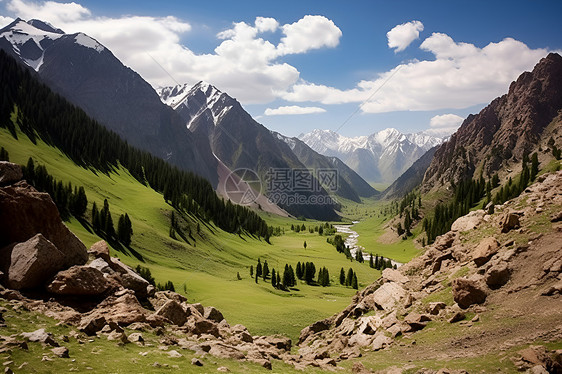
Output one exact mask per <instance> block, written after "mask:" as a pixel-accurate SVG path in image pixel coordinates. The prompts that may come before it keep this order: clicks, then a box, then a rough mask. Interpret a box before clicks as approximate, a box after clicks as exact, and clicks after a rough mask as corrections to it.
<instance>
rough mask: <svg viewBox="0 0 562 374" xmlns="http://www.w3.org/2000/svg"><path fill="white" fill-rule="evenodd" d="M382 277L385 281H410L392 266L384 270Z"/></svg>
mask: <svg viewBox="0 0 562 374" xmlns="http://www.w3.org/2000/svg"><path fill="white" fill-rule="evenodd" d="M382 279H383V280H384V281H385V282H396V283H406V282H408V277H407V276H405V275H404V274H402V273H401V272H400V271H398V270H396V269H392V268H386V269H384V270H383V271H382Z"/></svg>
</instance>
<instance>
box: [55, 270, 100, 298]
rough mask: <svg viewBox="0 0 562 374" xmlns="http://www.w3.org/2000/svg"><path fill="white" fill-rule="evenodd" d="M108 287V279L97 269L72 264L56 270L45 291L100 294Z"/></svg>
mask: <svg viewBox="0 0 562 374" xmlns="http://www.w3.org/2000/svg"><path fill="white" fill-rule="evenodd" d="M108 287H109V283H108V281H107V280H106V279H105V277H104V276H103V273H102V272H101V271H99V270H98V269H95V268H91V267H88V266H73V267H71V268H70V269H68V270H63V271H60V272H58V273H57V275H56V276H55V278H54V279H53V281H52V282H51V283H50V284H49V285H48V286H47V291H49V292H51V293H55V294H61V295H78V296H82V295H101V294H102V293H104V292H105V291H106V290H107V289H108Z"/></svg>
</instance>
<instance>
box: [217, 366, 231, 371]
mask: <svg viewBox="0 0 562 374" xmlns="http://www.w3.org/2000/svg"><path fill="white" fill-rule="evenodd" d="M217 371H220V372H221V373H228V372H229V371H230V369H229V368H227V367H226V366H221V367H219V368H218V369H217Z"/></svg>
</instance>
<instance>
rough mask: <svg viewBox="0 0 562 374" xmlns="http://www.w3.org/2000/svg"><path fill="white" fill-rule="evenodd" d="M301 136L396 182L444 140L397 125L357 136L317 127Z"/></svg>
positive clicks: (368, 174)
mask: <svg viewBox="0 0 562 374" xmlns="http://www.w3.org/2000/svg"><path fill="white" fill-rule="evenodd" d="M298 138H299V139H300V140H302V141H303V142H305V143H306V144H307V145H308V146H309V147H310V148H312V149H313V150H315V151H316V152H318V153H320V154H323V155H325V156H333V157H338V158H339V159H341V160H342V161H344V162H345V163H346V164H347V165H348V166H349V167H350V168H352V169H353V170H355V171H356V172H357V173H358V174H359V175H361V176H362V177H363V178H364V179H365V180H367V181H372V182H392V181H393V180H394V179H396V178H397V177H398V176H400V175H401V173H402V172H404V171H405V170H406V169H407V168H408V167H410V166H411V165H412V164H413V163H414V162H415V161H416V160H417V159H418V158H419V157H421V156H422V155H423V154H424V153H425V152H427V151H428V150H429V149H431V148H432V147H434V146H436V145H438V144H441V143H442V142H443V138H439V137H435V136H431V135H429V134H426V133H415V134H403V133H401V132H400V131H398V130H397V129H394V128H388V129H384V130H382V131H379V132H376V133H374V134H371V135H368V136H357V137H346V136H343V135H340V134H338V133H336V132H334V131H331V130H319V129H316V130H313V131H312V132H310V133H307V134H301V135H299V136H298Z"/></svg>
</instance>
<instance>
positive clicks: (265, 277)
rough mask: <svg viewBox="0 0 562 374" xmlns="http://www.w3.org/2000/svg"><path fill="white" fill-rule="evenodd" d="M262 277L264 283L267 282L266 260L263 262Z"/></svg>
mask: <svg viewBox="0 0 562 374" xmlns="http://www.w3.org/2000/svg"><path fill="white" fill-rule="evenodd" d="M262 276H263V280H264V281H265V280H267V277H268V276H269V266H268V265H267V260H265V261H264V262H263V268H262Z"/></svg>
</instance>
